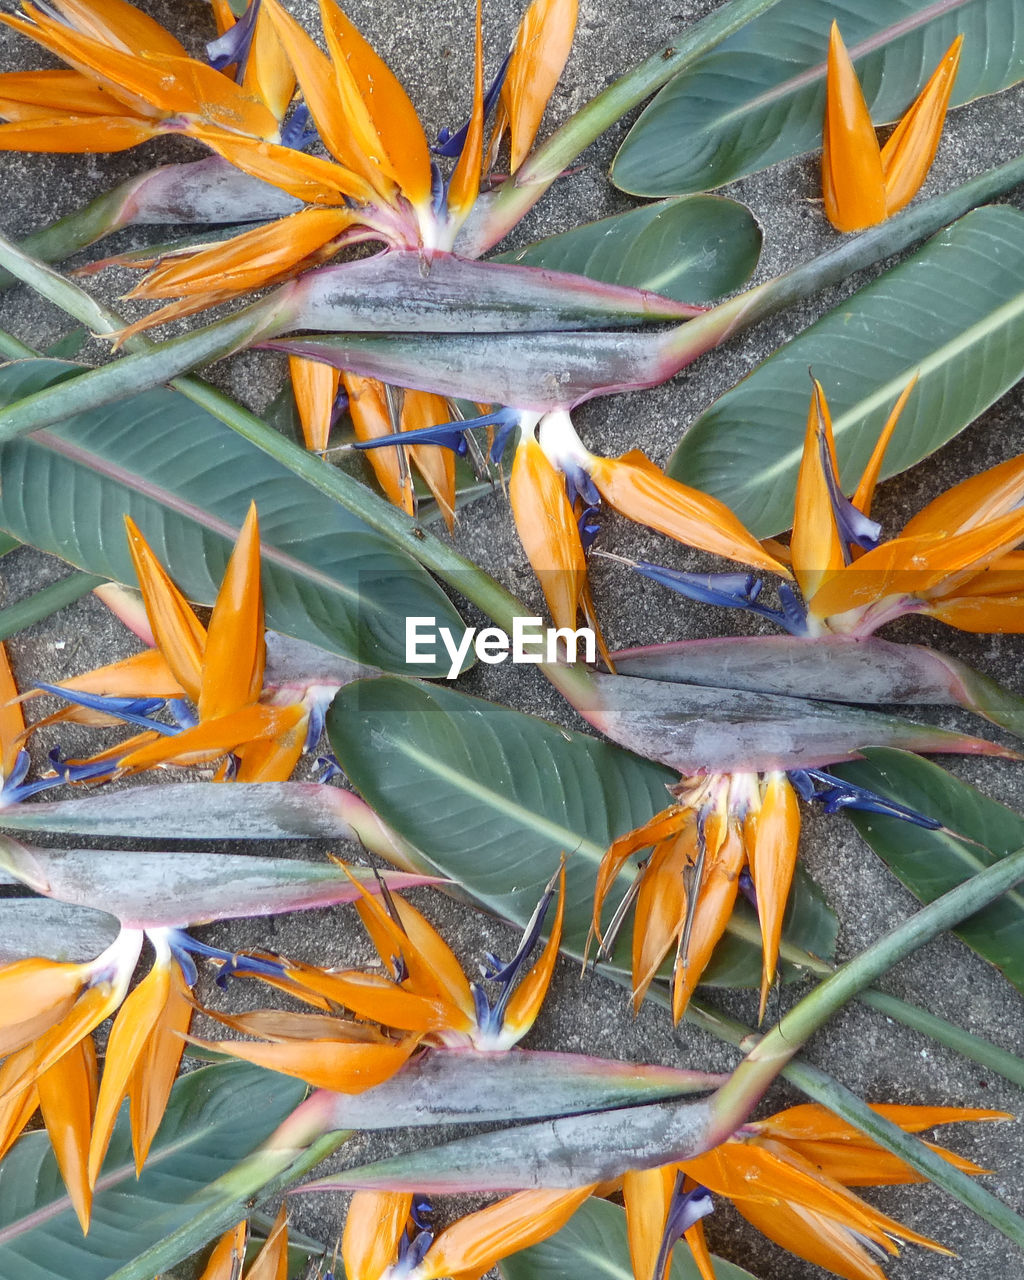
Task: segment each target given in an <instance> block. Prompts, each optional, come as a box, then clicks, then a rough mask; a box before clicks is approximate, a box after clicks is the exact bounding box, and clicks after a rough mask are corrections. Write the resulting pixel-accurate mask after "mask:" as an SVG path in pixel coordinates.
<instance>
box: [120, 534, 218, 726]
mask: <svg viewBox="0 0 1024 1280" xmlns="http://www.w3.org/2000/svg"><path fill="white" fill-rule="evenodd" d="M124 522H125V527H126V529H127V531H128V550H129V551H130V552H131V557H132V564H133V565H134V566H135V575H136V577H137V578H138V580H139V588H140V590H141V591H142V598H143V600H144V602H145V605H146V616H147V617H148V618H149V622H150V625H151V626H152V628H153V637H154V639H155V640H156V643H157V647H158V648H159V649H160V652H161V653H162V654H163V655H164V658H165V659H166V660H167V665H168V666H169V667H170V669H171V671H172V672H173V673H174V678H175V679H176V680H177V681H178V683H179V684H180V685H181V687H182V688H183V689H184V690H185V691H186V693H187V694H188V696H189V697H190V698H191V699H192V700H193V701H196V700H197V699H198V697H199V689H200V685H201V683H202V669H203V651H204V649H205V648H206V628H205V627H204V626H203V624H202V623H201V622H200V621H199V619H198V618H197V617H196V615H195V614H194V613H193V612H192V610H191V608H190V607H189V604H188V601H187V600H186V599H185V597H184V596H183V595H182V594H181V592H180V591H179V590H178V588H177V587H176V586H175V585H174V583H173V582H172V581H171V579H170V578H169V577H168V575H167V572H166V571H165V569H164V568H163V566H162V565H161V564H160V561H159V560H158V559H157V558H156V556H155V555H154V554H153V551H152V549H151V548H150V546H149V543H148V542H147V541H146V540H145V538H144V537H143V536H142V534H141V533H140V532H139V530H138V528H137V527H136V524H135V521H134V520H132V518H131V517H130V516H125V520H124Z"/></svg>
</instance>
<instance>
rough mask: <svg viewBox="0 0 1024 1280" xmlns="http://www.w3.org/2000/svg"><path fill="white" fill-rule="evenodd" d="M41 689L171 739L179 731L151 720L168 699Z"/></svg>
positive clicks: (46, 686)
mask: <svg viewBox="0 0 1024 1280" xmlns="http://www.w3.org/2000/svg"><path fill="white" fill-rule="evenodd" d="M36 687H37V688H39V689H45V690H46V692H47V693H55V694H56V695H57V697H58V698H63V699H64V700H65V701H66V702H73V703H75V704H76V705H77V706H80V707H88V708H89V709H90V710H91V711H105V712H106V713H107V715H111V716H117V718H118V719H119V720H125V721H127V723H128V724H137V725H140V726H141V727H142V728H143V729H153V730H155V731H156V732H157V733H162V734H165V735H166V736H167V737H171V736H172V735H173V734H176V733H178V732H180V731H179V729H178V727H177V726H176V725H172V724H163V723H162V722H161V721H159V720H151V719H150V717H149V713H150V712H151V711H158V710H159V709H160V708H161V707H162V706H163V705H164V702H165V701H166V699H164V698H114V697H107V696H105V695H103V694H99V693H81V692H79V691H78V690H77V689H64V688H62V687H61V686H60V685H57V684H39V685H37V686H36Z"/></svg>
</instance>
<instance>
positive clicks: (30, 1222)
mask: <svg viewBox="0 0 1024 1280" xmlns="http://www.w3.org/2000/svg"><path fill="white" fill-rule="evenodd" d="M304 1091H305V1086H304V1085H302V1084H300V1083H299V1082H298V1081H295V1080H291V1079H289V1078H288V1077H287V1076H282V1075H280V1074H278V1073H277V1072H274V1071H263V1070H261V1069H260V1068H258V1067H252V1066H249V1065H248V1064H247V1063H229V1064H225V1065H220V1066H214V1067H206V1068H203V1069H202V1070H199V1071H193V1072H191V1073H190V1074H189V1075H186V1076H184V1077H183V1078H182V1079H181V1080H179V1081H178V1082H177V1084H176V1085H175V1086H174V1089H173V1090H172V1092H171V1100H170V1104H169V1106H168V1108H167V1113H166V1115H165V1116H164V1119H163V1123H162V1124H161V1126H160V1130H159V1132H158V1133H157V1136H156V1139H155V1141H154V1143H153V1148H152V1152H151V1154H150V1157H149V1160H148V1162H147V1164H146V1167H145V1169H144V1170H143V1172H142V1176H141V1178H139V1179H138V1180H137V1181H136V1178H135V1163H134V1159H133V1156H132V1150H131V1136H130V1133H129V1128H128V1113H127V1108H125V1110H124V1111H122V1113H121V1116H120V1118H119V1119H118V1123H117V1125H116V1127H115V1129H114V1136H113V1139H112V1140H111V1144H110V1150H109V1153H108V1155H107V1159H106V1161H105V1163H104V1165H103V1170H102V1172H101V1174H100V1181H99V1184H98V1186H97V1190H96V1197H95V1200H94V1201H93V1213H92V1225H91V1227H90V1228H89V1234H88V1235H87V1236H84V1237H83V1235H82V1230H81V1227H80V1226H79V1225H78V1219H77V1218H76V1217H75V1214H74V1212H73V1211H72V1209H71V1206H70V1204H69V1202H68V1199H67V1195H66V1193H65V1190H64V1184H63V1182H62V1181H61V1177H60V1174H59V1173H58V1171H57V1163H56V1160H55V1159H54V1156H53V1152H52V1150H51V1148H50V1143H49V1140H48V1138H47V1137H46V1134H45V1133H30V1134H27V1135H26V1136H25V1137H23V1138H20V1139H19V1140H18V1142H17V1143H16V1144H15V1146H14V1148H13V1149H12V1151H11V1153H10V1154H9V1155H8V1156H7V1158H6V1159H5V1160H4V1161H3V1163H2V1164H0V1275H3V1276H9V1277H12V1278H13V1277H15V1276H17V1278H18V1280H54V1277H55V1276H67V1277H72V1276H73V1277H74V1280H106V1277H107V1276H109V1275H110V1274H111V1273H112V1272H114V1271H115V1270H117V1268H118V1267H120V1266H122V1265H124V1264H125V1263H127V1262H129V1261H130V1260H131V1259H132V1258H134V1257H135V1256H136V1255H137V1254H139V1253H141V1252H142V1251H143V1250H144V1249H146V1248H148V1247H149V1246H150V1245H151V1244H154V1243H156V1242H157V1241H158V1240H161V1239H162V1238H163V1237H164V1236H166V1235H167V1234H168V1233H169V1232H171V1231H174V1230H176V1229H177V1228H179V1227H182V1226H184V1225H185V1224H187V1223H188V1222H189V1221H190V1220H191V1219H192V1218H193V1217H194V1216H195V1214H196V1212H197V1208H198V1205H199V1203H200V1202H201V1199H202V1193H203V1189H204V1188H205V1187H206V1186H207V1184H208V1183H210V1182H212V1181H213V1180H214V1179H215V1178H218V1177H220V1176H221V1175H222V1174H225V1173H227V1172H228V1171H229V1170H230V1169H231V1168H233V1167H234V1166H235V1165H236V1164H237V1163H238V1162H239V1161H240V1160H242V1159H244V1158H245V1157H246V1156H248V1155H249V1154H250V1153H251V1152H253V1151H254V1150H255V1149H256V1148H257V1147H258V1146H259V1145H260V1144H261V1143H262V1142H264V1141H265V1140H266V1139H267V1138H268V1137H269V1136H270V1134H271V1133H272V1132H273V1131H274V1129H275V1128H276V1127H277V1126H278V1125H279V1124H280V1123H281V1121H282V1120H284V1119H285V1117H286V1116H287V1115H288V1114H289V1113H290V1112H291V1111H292V1110H294V1108H295V1107H296V1106H297V1105H298V1104H299V1102H300V1101H301V1099H302V1095H303V1093H304ZM239 1216H242V1215H241V1213H240V1214H239Z"/></svg>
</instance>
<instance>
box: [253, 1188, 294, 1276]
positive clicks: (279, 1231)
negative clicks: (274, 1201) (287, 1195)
mask: <svg viewBox="0 0 1024 1280" xmlns="http://www.w3.org/2000/svg"><path fill="white" fill-rule="evenodd" d="M245 1280H288V1211H287V1209H286V1207H285V1205H284V1203H282V1205H281V1207H280V1209H278V1211H277V1217H276V1218H275V1219H274V1224H273V1226H272V1227H271V1228H270V1234H269V1235H268V1236H267V1238H266V1240H265V1241H264V1244H263V1248H262V1249H261V1250H260V1251H259V1253H258V1254H257V1255H256V1257H255V1258H254V1259H253V1264H252V1266H251V1267H250V1268H249V1270H248V1272H247V1273H246V1277H245Z"/></svg>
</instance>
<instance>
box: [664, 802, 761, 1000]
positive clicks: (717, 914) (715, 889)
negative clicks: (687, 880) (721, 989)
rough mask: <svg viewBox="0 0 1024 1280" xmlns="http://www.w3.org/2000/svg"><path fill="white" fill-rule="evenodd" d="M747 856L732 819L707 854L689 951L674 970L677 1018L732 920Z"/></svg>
mask: <svg viewBox="0 0 1024 1280" xmlns="http://www.w3.org/2000/svg"><path fill="white" fill-rule="evenodd" d="M746 856H747V851H746V848H745V847H744V843H743V840H742V838H741V836H740V832H739V829H738V827H737V826H736V824H735V822H732V821H730V822H729V823H728V825H727V828H726V833H725V839H724V840H723V842H722V845H721V847H720V848H719V850H718V851H717V853H714V854H712V853H711V851H710V850H709V852H708V854H707V858H706V860H705V865H704V875H703V877H702V879H701V884H700V888H699V890H698V894H699V897H698V900H697V905H696V908H695V910H694V913H693V921H692V924H691V928H690V937H689V940H688V943H687V946H686V949H685V952H683V953H681V954H680V955H679V956H678V958H677V960H676V965H675V969H674V971H673V974H672V1018H673V1021H675V1022H678V1021H679V1019H680V1018H681V1017H682V1016H683V1013H684V1012H685V1010H686V1006H687V1005H688V1004H689V1002H690V998H691V997H692V995H693V993H694V991H695V990H696V987H697V984H698V983H699V982H700V979H701V975H702V974H703V972H704V970H705V969H706V968H707V967H708V963H709V962H710V960H711V956H712V953H713V952H714V949H715V947H716V946H717V945H718V942H719V939H720V938H721V936H722V934H723V933H724V932H725V927H726V925H727V924H728V923H729V917H730V916H731V915H732V909H733V906H734V905H735V903H736V894H737V891H738V889H739V874H740V872H741V871H742V869H743V864H744V862H745V861H746Z"/></svg>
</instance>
